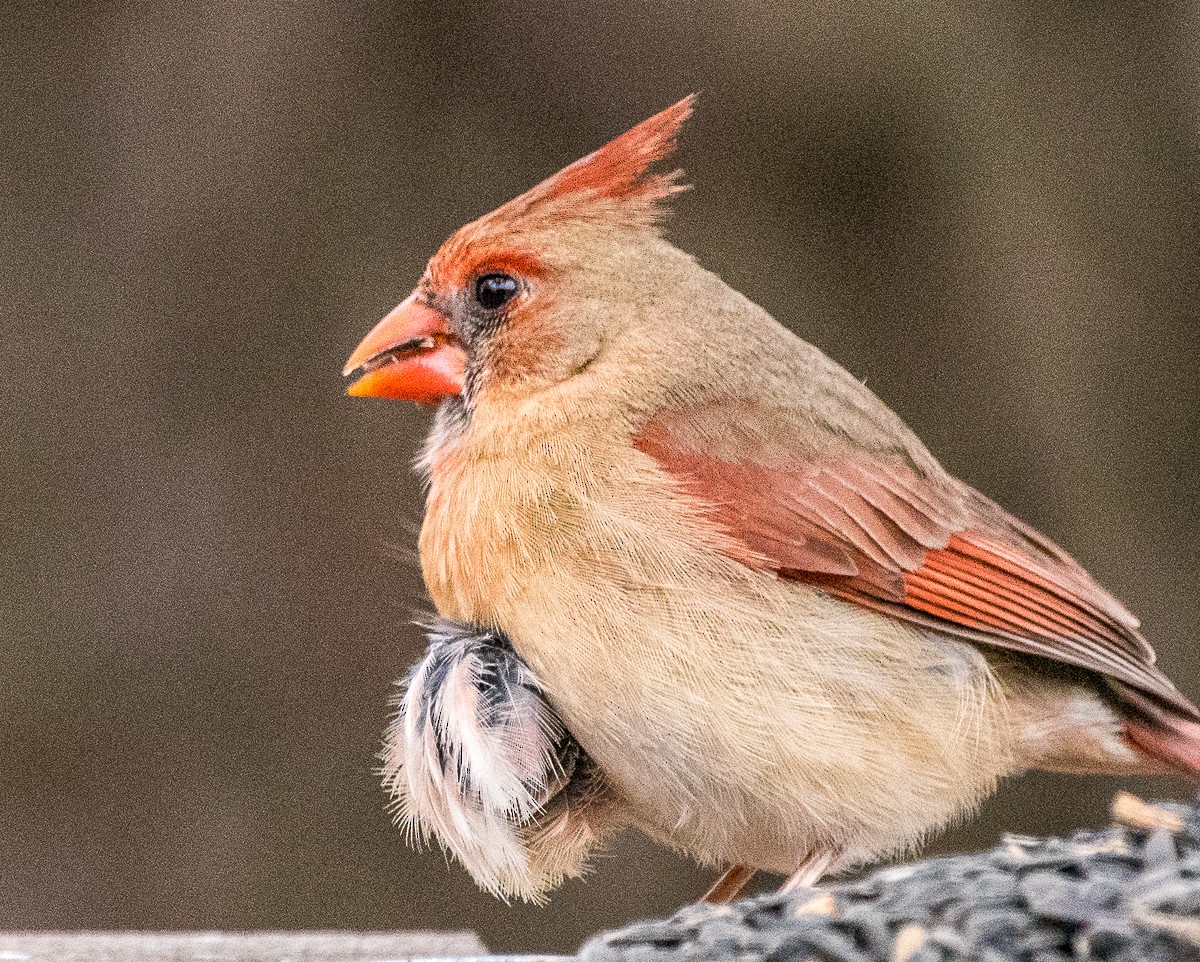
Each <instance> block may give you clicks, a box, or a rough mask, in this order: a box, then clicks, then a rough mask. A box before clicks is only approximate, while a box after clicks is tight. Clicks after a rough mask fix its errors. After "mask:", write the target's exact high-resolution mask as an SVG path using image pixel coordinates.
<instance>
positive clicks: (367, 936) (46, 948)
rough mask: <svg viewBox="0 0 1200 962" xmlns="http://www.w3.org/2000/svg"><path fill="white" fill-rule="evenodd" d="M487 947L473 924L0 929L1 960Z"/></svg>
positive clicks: (423, 954)
mask: <svg viewBox="0 0 1200 962" xmlns="http://www.w3.org/2000/svg"><path fill="white" fill-rule="evenodd" d="M486 951H487V950H486V949H485V948H484V947H483V945H482V944H481V943H480V941H479V939H477V938H476V937H475V935H474V933H472V932H0V962H393V960H401V959H430V958H443V959H444V958H451V957H454V958H463V957H469V956H481V955H483V954H484V953H485V952H486Z"/></svg>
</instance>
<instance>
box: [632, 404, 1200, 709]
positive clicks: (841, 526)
mask: <svg viewBox="0 0 1200 962" xmlns="http://www.w3.org/2000/svg"><path fill="white" fill-rule="evenodd" d="M691 433H692V432H689V431H686V430H685V431H681V432H679V433H678V434H676V433H675V432H673V431H672V420H671V418H670V417H669V416H665V415H660V416H658V417H657V418H655V419H654V420H653V421H652V422H651V424H650V425H648V426H647V427H646V429H644V430H643V431H642V433H641V434H640V435H639V436H638V437H637V439H636V440H635V443H636V445H637V447H638V448H639V449H641V450H642V451H643V452H645V453H646V454H648V455H650V456H651V457H652V458H654V459H655V460H656V461H657V462H658V464H659V465H660V466H661V467H662V468H663V469H664V470H665V471H667V473H669V474H671V475H672V476H673V477H674V478H675V479H676V480H677V482H679V483H680V484H681V485H682V486H683V488H684V489H685V490H686V491H687V492H688V493H690V494H692V495H693V496H695V497H696V498H697V499H698V500H700V501H702V502H704V503H705V504H707V505H708V506H710V509H711V511H712V513H713V518H714V521H716V522H717V523H719V524H720V525H721V526H722V527H723V528H724V529H725V530H726V531H727V532H728V533H729V534H730V535H732V536H733V537H734V538H736V539H738V540H739V541H740V542H741V543H742V544H743V545H745V547H746V549H747V551H746V553H745V555H744V556H743V557H746V556H748V557H750V558H752V559H753V561H754V563H757V564H760V565H761V566H762V567H764V568H766V569H769V570H772V571H775V572H776V573H778V574H779V575H780V576H781V577H784V578H791V579H795V580H801V581H805V582H808V583H810V584H814V585H818V586H820V587H821V588H822V589H823V590H825V591H827V592H829V593H830V594H832V595H836V596H837V597H840V598H843V599H846V600H848V601H852V602H855V603H857V604H860V605H863V606H865V607H869V608H872V609H874V610H876V611H880V612H882V613H885V614H887V615H890V616H892V617H895V618H899V619H903V620H905V621H908V622H913V623H916V624H919V625H922V626H924V627H927V628H930V629H933V630H935V631H938V632H941V633H944V634H952V635H955V636H957V637H959V638H963V639H965V640H970V641H973V642H980V643H984V644H990V645H995V646H999V647H1002V648H1009V649H1012V650H1015V651H1020V652H1024V653H1027V654H1031V655H1039V656H1042V657H1046V658H1051V659H1054V660H1056V661H1060V662H1065V663H1068V664H1072V665H1078V666H1080V667H1083V668H1087V669H1091V670H1093V671H1097V672H1100V673H1101V674H1104V675H1106V676H1108V677H1111V678H1113V679H1114V680H1117V681H1120V682H1124V683H1125V684H1128V685H1131V686H1133V687H1134V688H1136V689H1138V690H1141V691H1143V692H1145V693H1147V694H1150V695H1152V696H1154V697H1156V698H1158V699H1161V700H1162V701H1164V702H1166V703H1167V704H1169V705H1171V706H1174V707H1178V708H1180V709H1183V710H1185V711H1186V713H1187V714H1188V715H1195V713H1196V712H1195V709H1194V708H1193V707H1192V706H1191V705H1190V703H1188V702H1187V700H1186V699H1184V698H1183V696H1182V695H1180V694H1179V692H1178V691H1177V690H1176V689H1175V688H1174V686H1173V685H1172V684H1171V683H1170V682H1169V681H1168V680H1167V679H1166V678H1165V677H1164V676H1163V675H1162V673H1161V672H1159V671H1158V670H1157V669H1155V668H1154V652H1153V650H1152V649H1151V648H1150V646H1149V645H1148V644H1147V643H1146V641H1145V640H1144V639H1143V638H1142V636H1141V635H1140V634H1139V633H1138V631H1137V626H1138V623H1137V620H1136V619H1135V618H1134V617H1133V616H1132V615H1131V614H1130V613H1129V612H1128V611H1127V610H1126V609H1125V608H1124V607H1122V605H1121V604H1120V603H1119V602H1118V601H1117V600H1116V599H1115V598H1113V597H1112V596H1111V595H1110V594H1108V592H1106V591H1105V590H1104V589H1103V588H1101V587H1100V586H1099V585H1098V584H1096V582H1095V581H1094V580H1092V578H1091V577H1090V576H1089V575H1088V573H1087V572H1086V571H1084V569H1083V568H1082V567H1080V566H1079V565H1078V564H1077V563H1076V562H1075V561H1074V560H1073V559H1072V558H1071V557H1070V556H1069V555H1067V554H1066V553H1065V552H1064V551H1063V550H1062V549H1061V548H1059V547H1058V546H1057V545H1055V544H1053V543H1052V542H1051V541H1049V540H1048V539H1046V538H1045V537H1043V536H1042V535H1040V534H1038V533H1037V532H1036V531H1034V530H1033V529H1031V528H1029V527H1027V526H1026V525H1024V524H1022V523H1021V522H1020V521H1017V520H1016V519H1015V518H1013V517H1012V516H1011V515H1009V514H1007V513H1006V512H1005V511H1004V510H1003V509H1002V508H1000V507H998V506H997V505H995V504H994V503H992V502H991V501H989V500H988V499H987V498H985V497H983V496H982V495H981V494H979V493H978V492H976V491H974V490H972V489H971V488H969V487H967V486H966V485H964V484H962V483H961V482H958V481H955V480H953V479H951V478H949V477H947V476H941V477H935V476H933V475H932V474H931V473H929V472H922V471H921V470H919V469H917V468H916V467H914V466H913V462H912V460H911V459H910V458H907V457H905V456H904V455H903V454H902V453H899V452H895V453H889V454H873V455H867V454H858V453H853V454H852V453H850V452H849V451H847V450H845V449H844V448H843V449H841V450H837V449H836V448H834V446H833V445H830V448H831V449H833V450H831V451H830V453H825V454H817V455H814V456H811V457H810V458H809V460H808V463H806V464H799V465H793V464H787V465H784V466H770V467H767V466H763V465H761V464H759V463H756V462H755V461H753V460H739V461H736V462H735V461H732V460H727V458H728V457H729V455H728V453H725V457H724V458H723V457H718V456H715V455H712V454H706V453H703V452H701V451H698V450H696V448H695V446H694V445H693V444H690V443H688V442H687V441H681V440H680V439H679V438H680V437H688V436H689V435H690V434H691Z"/></svg>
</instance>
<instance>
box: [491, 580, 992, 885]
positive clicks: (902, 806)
mask: <svg viewBox="0 0 1200 962" xmlns="http://www.w3.org/2000/svg"><path fill="white" fill-rule="evenodd" d="M563 574H564V573H563V572H562V571H559V572H557V573H556V575H557V583H555V584H554V586H553V587H552V588H548V589H544V590H543V589H539V588H538V587H531V588H530V590H529V591H527V592H526V594H525V595H524V597H523V598H522V603H521V604H520V605H519V606H516V607H514V609H513V610H511V611H508V612H505V613H504V615H503V622H504V627H505V629H506V630H507V631H509V633H510V636H511V637H512V639H513V642H514V644H515V645H516V646H517V648H518V650H520V652H521V653H522V655H523V656H524V657H525V658H526V659H527V660H528V661H529V662H530V664H531V665H532V666H533V668H534V670H535V671H537V672H538V674H539V675H540V676H541V678H542V680H543V682H544V683H545V684H546V686H547V688H548V690H549V691H550V692H551V693H552V696H553V700H554V702H555V705H556V708H557V709H558V710H559V711H560V712H561V714H562V715H563V717H564V719H565V720H566V722H567V724H568V726H569V727H570V728H571V730H572V732H573V733H574V734H575V735H576V737H577V738H578V739H579V740H580V741H581V742H582V743H583V745H584V746H585V747H586V748H587V750H588V751H589V752H590V753H591V754H592V756H593V758H594V759H595V760H596V761H597V763H598V764H599V765H600V767H601V768H602V770H604V771H605V773H606V774H607V776H608V777H609V778H610V779H611V781H612V782H613V784H614V785H615V786H616V788H617V790H618V791H619V792H620V793H621V794H622V795H623V796H624V798H625V799H626V800H627V801H628V803H629V804H630V806H631V808H632V809H633V811H634V813H635V816H636V818H637V819H638V820H639V822H640V823H641V824H642V826H643V827H644V828H645V829H646V830H647V831H648V832H649V833H650V834H651V835H653V836H655V837H657V838H659V839H660V840H662V841H664V842H666V843H668V844H671V845H673V846H675V847H677V848H679V849H681V850H684V851H687V852H688V853H690V854H692V855H693V856H695V857H697V858H699V859H701V860H703V861H709V862H720V863H734V862H738V863H746V864H750V865H754V866H756V867H759V868H763V869H768V870H773V871H780V872H787V871H791V870H792V869H794V868H795V867H796V866H797V865H798V864H799V863H800V862H801V861H802V860H804V859H805V858H806V857H807V856H808V855H809V854H811V853H813V852H814V851H825V850H828V849H831V848H832V849H836V850H839V851H843V852H847V853H850V855H851V857H852V858H853V859H855V860H859V859H862V858H866V857H869V856H871V855H875V854H881V853H883V852H886V851H892V850H896V849H901V848H904V847H905V846H908V845H911V844H914V843H916V842H917V841H919V840H920V838H921V837H922V836H923V835H924V834H926V833H927V832H929V831H931V830H933V829H936V828H938V827H940V826H942V825H943V824H945V823H946V822H948V821H951V820H953V819H954V818H955V817H956V816H958V815H960V814H961V813H962V812H963V810H964V809H969V808H970V807H972V806H974V805H975V804H976V803H977V802H978V801H980V799H981V798H983V797H984V796H986V795H987V794H988V793H989V792H991V791H992V789H993V788H994V785H995V782H996V779H997V778H998V777H1000V776H1002V775H1004V774H1006V773H1007V772H1008V771H1009V770H1010V769H1011V767H1012V762H1011V758H1012V746H1011V745H1010V744H1009V743H1008V741H1007V733H1008V731H1009V729H1008V726H1007V723H1006V721H1005V717H1004V716H1005V712H1004V702H1003V698H1002V697H1001V696H1000V695H999V694H998V692H997V690H996V688H995V686H994V683H993V682H994V680H993V679H992V678H991V676H990V673H989V672H988V669H987V666H986V664H985V663H984V661H983V659H982V658H980V657H979V656H978V654H977V653H976V652H974V651H973V650H971V649H969V648H966V647H963V646H959V645H957V644H955V643H940V642H936V641H931V640H929V639H927V638H925V637H923V636H921V635H920V634H918V633H916V632H914V631H911V630H909V629H907V628H905V627H903V626H900V625H897V624H894V623H892V622H889V621H887V620H885V619H882V618H880V617H878V616H875V615H871V614H869V613H862V612H859V611H858V610H856V609H853V608H851V607H850V606H848V605H845V604H843V603H841V602H838V601H835V600H832V599H829V598H826V597H824V596H822V595H819V594H817V593H816V592H814V591H810V590H808V589H805V588H803V587H800V586H796V585H789V584H784V583H780V582H773V581H768V580H766V579H762V582H761V583H760V584H757V585H754V584H753V580H752V579H735V581H734V582H733V583H731V584H727V585H725V586H724V590H723V591H714V592H713V593H711V594H708V593H705V594H704V595H698V594H697V593H696V592H695V590H694V588H691V587H689V588H687V589H684V590H682V591H679V592H675V593H672V592H670V591H663V590H659V591H657V592H653V593H648V592H645V591H640V590H639V589H638V588H637V587H636V586H628V587H627V589H626V590H625V591H623V592H620V593H616V594H614V593H612V592H610V591H609V590H607V587H606V586H602V585H600V584H596V583H593V584H588V583H587V580H586V579H581V580H579V581H578V582H576V583H575V586H574V588H573V589H572V590H570V591H565V592H564V591H562V590H561V588H562V582H561V579H562V577H563ZM739 582H740V583H739ZM739 591H740V592H741V595H740V597H739V596H738V593H739ZM673 594H674V595H677V596H674V597H673V596H672V595H673ZM699 597H708V598H716V599H720V603H719V604H715V605H714V604H705V603H703V602H700V601H699V600H698V598H699Z"/></svg>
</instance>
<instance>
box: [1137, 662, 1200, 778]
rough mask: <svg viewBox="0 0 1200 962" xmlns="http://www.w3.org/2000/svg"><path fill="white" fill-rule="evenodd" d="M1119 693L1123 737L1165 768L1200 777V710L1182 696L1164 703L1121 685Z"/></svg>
mask: <svg viewBox="0 0 1200 962" xmlns="http://www.w3.org/2000/svg"><path fill="white" fill-rule="evenodd" d="M1118 697H1119V698H1120V700H1121V703H1122V707H1124V708H1125V709H1126V710H1125V713H1124V714H1125V740H1126V741H1127V742H1129V743H1130V744H1131V745H1133V747H1134V748H1136V749H1137V750H1138V751H1140V752H1141V753H1142V754H1144V755H1146V756H1148V757H1149V758H1150V759H1152V760H1153V761H1155V762H1157V763H1158V764H1160V765H1162V766H1163V768H1164V769H1166V770H1168V771H1172V772H1178V773H1181V774H1184V775H1190V776H1191V777H1192V778H1195V779H1200V712H1197V710H1196V709H1195V708H1194V707H1193V706H1192V705H1191V704H1190V703H1188V702H1187V701H1186V700H1184V699H1183V698H1182V696H1181V697H1180V704H1179V705H1175V704H1171V705H1167V704H1164V703H1162V702H1159V701H1157V700H1154V699H1151V698H1149V697H1147V696H1146V695H1144V694H1142V693H1141V692H1135V691H1133V690H1132V689H1129V688H1126V687H1125V686H1124V685H1120V686H1119V690H1118ZM1187 709H1191V711H1190V712H1189V711H1187Z"/></svg>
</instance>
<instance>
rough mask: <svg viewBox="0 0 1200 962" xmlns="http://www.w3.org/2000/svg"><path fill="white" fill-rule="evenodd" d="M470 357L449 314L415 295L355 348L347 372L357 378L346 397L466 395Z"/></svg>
mask: <svg viewBox="0 0 1200 962" xmlns="http://www.w3.org/2000/svg"><path fill="white" fill-rule="evenodd" d="M466 361H467V354H466V351H464V350H463V347H462V344H461V342H460V341H459V340H458V338H456V337H455V336H454V334H453V332H452V331H451V330H450V325H449V323H448V322H447V321H446V316H445V315H444V314H442V313H441V312H440V311H435V310H434V309H433V308H432V307H429V306H428V305H426V304H422V303H421V302H420V301H418V300H417V294H416V292H415V291H414V292H413V293H412V294H410V295H408V297H406V298H405V299H404V300H403V301H401V302H400V303H399V304H397V305H396V306H395V307H394V308H392V310H391V311H390V312H389V313H388V315H387V316H386V317H385V318H384V319H383V320H382V321H380V322H379V323H378V324H376V325H375V326H374V327H373V328H372V329H371V333H370V334H368V335H367V336H366V337H364V338H363V339H362V343H361V344H359V345H358V347H356V348H355V349H354V353H353V354H351V355H350V360H349V361H347V362H346V367H345V368H344V369H343V370H342V374H344V375H346V376H349V375H351V374H358V375H359V377H358V379H357V380H356V381H355V382H354V383H353V384H351V385H350V387H349V389H348V390H347V391H346V393H347V394H350V395H353V396H354V397H386V398H395V399H397V400H401V401H416V402H417V403H418V404H434V403H436V402H438V401H440V400H442V398H446V397H452V396H453V395H455V394H461V393H462V389H463V377H464V375H463V371H464V368H465V366H466Z"/></svg>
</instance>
